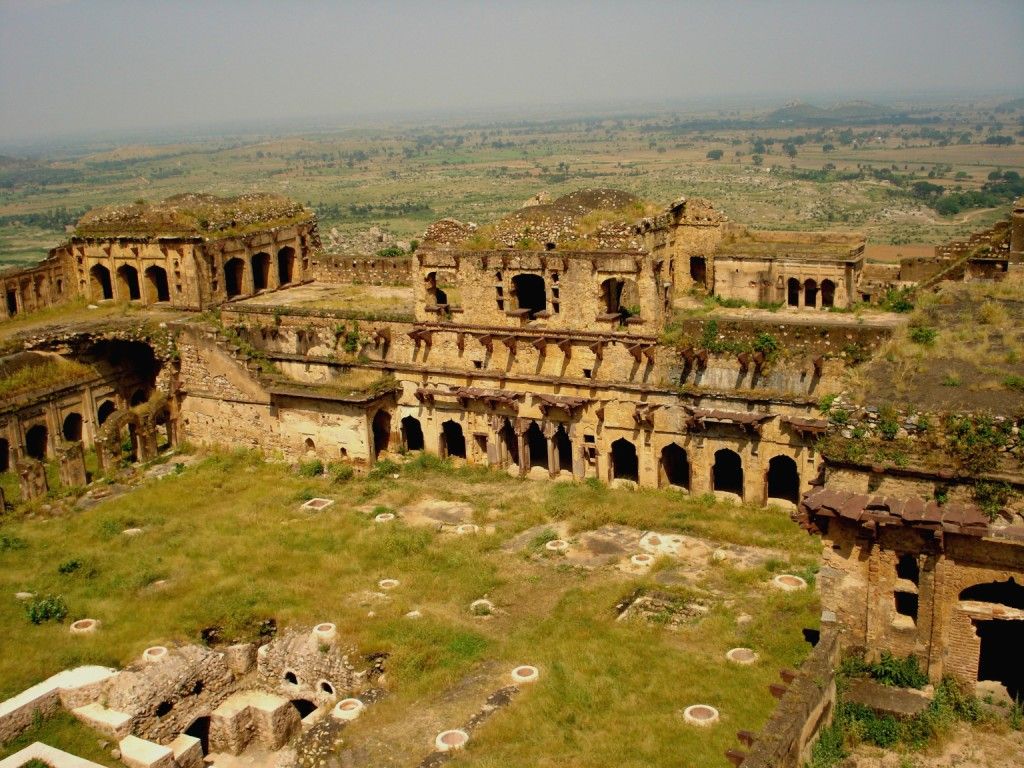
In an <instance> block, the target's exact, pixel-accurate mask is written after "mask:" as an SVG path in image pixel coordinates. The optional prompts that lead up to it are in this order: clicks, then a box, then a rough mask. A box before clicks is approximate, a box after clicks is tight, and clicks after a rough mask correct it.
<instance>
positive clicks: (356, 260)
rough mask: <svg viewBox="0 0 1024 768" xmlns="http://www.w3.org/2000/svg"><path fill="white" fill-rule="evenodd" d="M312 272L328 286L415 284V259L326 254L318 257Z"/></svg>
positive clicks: (313, 263)
mask: <svg viewBox="0 0 1024 768" xmlns="http://www.w3.org/2000/svg"><path fill="white" fill-rule="evenodd" d="M310 269H311V273H312V277H313V279H314V280H317V281H319V282H324V283H367V284H370V285H410V284H411V283H412V259H411V258H410V257H408V256H399V257H386V256H340V255H337V254H331V253H324V254H320V255H319V256H316V257H314V259H313V261H312V263H311V267H310Z"/></svg>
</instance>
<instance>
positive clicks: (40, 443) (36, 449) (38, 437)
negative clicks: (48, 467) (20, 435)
mask: <svg viewBox="0 0 1024 768" xmlns="http://www.w3.org/2000/svg"><path fill="white" fill-rule="evenodd" d="M47 437H48V435H47V433H46V427H45V426H44V425H42V424H36V425H35V426H34V427H32V428H31V429H29V431H28V432H26V433H25V453H27V454H28V455H29V456H31V457H32V458H33V459H39V460H40V461H42V460H43V459H45V458H46V447H47V446H46V443H47Z"/></svg>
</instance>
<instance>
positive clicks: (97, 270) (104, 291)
mask: <svg viewBox="0 0 1024 768" xmlns="http://www.w3.org/2000/svg"><path fill="white" fill-rule="evenodd" d="M89 284H90V295H91V297H92V300H93V301H102V300H104V299H112V298H114V288H113V286H112V285H111V283H110V270H109V269H107V268H106V267H105V266H103V265H102V264H96V265H94V266H93V267H92V269H90V270H89Z"/></svg>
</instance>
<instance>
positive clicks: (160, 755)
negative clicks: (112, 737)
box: [118, 736, 174, 768]
mask: <svg viewBox="0 0 1024 768" xmlns="http://www.w3.org/2000/svg"><path fill="white" fill-rule="evenodd" d="M118 748H119V749H120V750H121V762H122V763H124V764H125V765H127V766H128V768H174V752H173V751H172V750H171V748H170V747H165V746H163V745H161V744H157V743H155V742H152V741H146V740H145V739H140V738H139V737H138V736H125V737H124V738H123V739H121V741H120V742H119V743H118Z"/></svg>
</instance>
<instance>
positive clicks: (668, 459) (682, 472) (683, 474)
mask: <svg viewBox="0 0 1024 768" xmlns="http://www.w3.org/2000/svg"><path fill="white" fill-rule="evenodd" d="M661 479H662V482H663V483H664V484H665V485H670V486H674V487H676V488H687V489H688V488H689V487H690V461H689V459H688V458H687V456H686V450H685V449H684V448H682V446H680V445H678V444H676V443H669V444H668V445H666V446H665V447H664V448H662V449H661Z"/></svg>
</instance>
